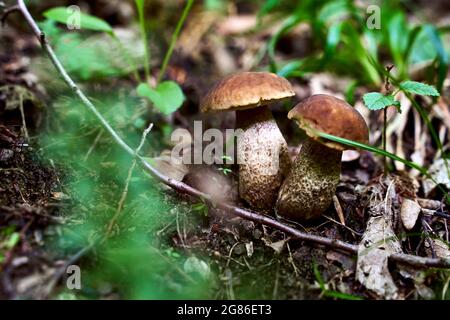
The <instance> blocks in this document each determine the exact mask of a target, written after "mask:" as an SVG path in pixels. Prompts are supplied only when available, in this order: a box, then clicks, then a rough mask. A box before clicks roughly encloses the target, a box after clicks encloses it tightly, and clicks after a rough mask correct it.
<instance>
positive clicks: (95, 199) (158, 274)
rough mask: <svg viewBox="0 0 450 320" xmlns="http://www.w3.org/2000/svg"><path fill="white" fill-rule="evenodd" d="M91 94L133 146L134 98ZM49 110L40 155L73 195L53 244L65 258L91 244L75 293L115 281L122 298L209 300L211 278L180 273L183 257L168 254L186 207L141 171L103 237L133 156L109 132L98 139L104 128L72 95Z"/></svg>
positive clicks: (151, 141)
mask: <svg viewBox="0 0 450 320" xmlns="http://www.w3.org/2000/svg"><path fill="white" fill-rule="evenodd" d="M91 96H92V97H93V99H94V100H97V99H98V100H101V101H102V103H101V104H99V105H98V106H99V109H100V111H101V112H102V113H103V114H104V115H105V117H106V118H107V120H108V121H109V122H110V123H111V124H112V125H113V126H114V128H115V129H116V130H117V131H118V132H120V134H121V135H122V136H124V137H125V138H126V140H127V141H128V143H129V144H130V145H132V146H137V144H138V143H139V140H140V138H141V137H140V136H141V131H142V130H141V129H139V128H136V127H134V126H132V125H130V123H133V117H134V115H135V114H136V112H137V113H139V111H138V110H136V105H139V103H138V101H137V99H136V98H135V99H132V98H129V97H126V96H125V98H124V96H123V95H121V94H120V93H117V94H111V93H108V94H99V93H97V94H92V95H91ZM53 108H54V113H53V114H52V118H53V119H52V123H53V124H54V127H52V128H51V129H50V131H49V132H48V133H47V135H46V136H45V137H42V145H43V146H44V147H43V150H42V152H44V153H45V156H46V157H47V158H49V159H51V160H53V161H54V162H55V163H58V165H60V166H62V167H64V168H65V169H66V171H67V172H68V174H67V176H66V178H65V179H64V181H62V184H63V192H64V193H66V194H68V195H70V205H68V206H67V208H66V209H65V210H67V218H68V220H69V223H68V224H67V225H64V227H63V228H62V232H61V237H59V238H58V240H57V242H56V243H55V244H54V245H55V249H56V250H57V251H58V252H61V253H64V252H65V255H67V254H69V255H70V254H74V252H77V251H78V250H81V249H82V248H85V247H88V246H89V245H91V244H92V243H94V247H93V249H92V251H91V252H90V254H89V255H87V259H85V260H84V262H83V261H82V262H83V263H82V265H81V270H82V275H83V278H82V285H83V289H82V291H81V292H80V293H79V294H77V296H78V298H100V296H98V292H101V291H102V289H101V288H102V287H103V286H104V285H105V283H106V284H113V286H114V287H113V288H112V289H113V290H114V292H118V293H120V295H121V297H122V298H132V299H161V298H167V299H169V298H170V299H176V298H206V297H208V292H209V291H208V286H209V284H211V283H212V282H211V281H208V282H206V281H205V280H204V279H203V278H201V277H196V276H195V274H194V275H192V274H190V273H187V272H185V271H184V269H183V266H184V263H185V261H186V259H187V257H186V256H185V254H184V253H183V252H180V253H177V252H176V251H175V252H173V249H172V245H171V240H170V237H171V235H172V234H173V233H176V223H175V220H176V219H186V216H187V214H189V210H190V207H189V206H186V205H184V204H183V203H182V202H180V200H179V199H174V198H173V195H171V194H169V193H168V192H167V191H164V190H162V189H161V187H160V185H159V184H158V183H157V182H156V181H154V180H153V179H152V178H151V177H149V176H148V175H146V174H145V173H143V172H142V171H141V170H140V169H136V170H135V171H134V173H133V174H132V177H131V180H130V184H129V190H128V194H127V197H126V201H125V203H124V207H123V211H122V212H121V214H120V216H119V218H118V220H117V221H116V223H115V224H114V226H113V228H112V233H111V237H109V238H107V239H105V240H104V241H103V239H104V237H105V236H106V234H107V226H108V225H109V224H110V221H111V219H112V217H113V216H114V215H115V213H116V212H117V210H118V205H119V200H120V198H121V195H122V192H123V189H124V185H125V181H126V180H127V171H128V168H129V167H130V165H131V162H132V158H130V157H129V156H127V155H124V153H123V152H122V150H121V149H120V148H117V147H116V146H115V145H114V143H113V142H112V141H111V140H110V139H109V137H103V136H100V138H98V135H99V133H100V132H101V129H99V128H98V125H97V123H96V121H95V119H94V118H93V117H91V115H90V114H87V113H85V112H84V108H83V106H82V105H81V104H80V102H79V101H77V100H76V99H72V98H68V97H65V96H62V97H61V98H59V99H57V100H56V101H55V102H54V104H53ZM161 140H162V139H161V134H160V133H158V132H155V133H153V134H151V135H150V136H149V137H148V139H147V144H146V146H145V149H144V151H143V154H145V155H151V154H152V152H151V150H152V149H156V150H158V149H161V145H160V141H161ZM195 216H196V215H194V221H195ZM171 250H172V251H171Z"/></svg>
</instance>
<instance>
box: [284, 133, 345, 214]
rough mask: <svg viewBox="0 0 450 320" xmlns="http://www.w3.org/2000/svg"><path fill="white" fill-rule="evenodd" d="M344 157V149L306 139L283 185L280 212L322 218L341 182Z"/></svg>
mask: <svg viewBox="0 0 450 320" xmlns="http://www.w3.org/2000/svg"><path fill="white" fill-rule="evenodd" d="M341 157H342V152H341V151H338V150H334V149H330V148H328V147H326V146H324V145H322V144H321V143H319V142H316V141H314V140H312V139H308V140H306V141H305V143H304V144H303V146H302V149H301V150H300V153H299V155H298V156H297V158H296V159H295V162H294V164H293V166H292V169H291V171H290V172H289V174H288V176H287V178H286V180H285V181H284V183H283V185H282V186H281V189H280V193H279V196H278V200H277V206H276V213H277V215H279V216H281V217H283V218H286V219H289V220H296V221H305V220H310V219H315V218H318V217H320V216H321V214H322V213H323V212H324V211H325V210H326V209H327V208H328V207H329V206H330V204H331V201H332V199H333V195H334V193H335V191H336V187H337V185H338V183H339V178H340V172H341Z"/></svg>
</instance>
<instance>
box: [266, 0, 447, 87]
mask: <svg viewBox="0 0 450 320" xmlns="http://www.w3.org/2000/svg"><path fill="white" fill-rule="evenodd" d="M376 4H377V5H378V6H379V8H380V11H379V13H380V21H379V22H380V24H379V28H374V29H371V28H372V27H371V25H369V26H368V24H367V21H368V18H369V17H370V16H371V15H372V14H373V13H372V11H368V10H367V9H368V7H369V5H370V4H366V3H364V4H358V5H357V4H356V2H355V1H352V0H305V1H283V0H279V1H274V0H266V1H262V6H261V8H262V9H261V11H260V15H261V16H264V15H267V14H269V13H270V14H275V15H278V17H279V18H278V19H281V20H282V25H281V27H280V28H279V29H278V30H277V32H276V33H275V34H274V35H273V37H272V38H271V39H270V41H269V43H268V45H267V52H268V54H269V57H270V61H271V69H272V71H274V72H278V73H279V74H281V75H283V76H285V77H301V76H303V75H304V74H307V73H311V72H318V71H323V70H327V71H332V72H337V73H339V74H345V75H350V76H352V77H353V78H354V79H356V80H357V81H358V82H359V83H360V84H365V85H367V84H368V85H373V86H379V85H380V84H381V83H382V81H383V76H382V74H380V72H379V71H378V69H379V67H380V66H381V67H383V65H382V64H383V63H386V62H389V61H390V62H392V63H394V64H395V67H396V69H395V71H394V74H395V76H396V77H398V79H399V80H405V79H409V77H410V73H411V70H412V68H413V66H414V65H417V64H421V63H425V62H430V68H431V70H432V71H433V72H429V73H427V74H428V76H429V79H425V80H426V82H428V83H432V84H436V85H437V88H438V89H439V90H440V89H441V88H442V83H443V81H444V79H445V74H446V70H447V68H448V53H447V51H446V49H445V48H444V45H443V43H442V40H441V33H442V32H444V31H445V30H438V29H437V28H436V27H435V26H433V25H432V24H430V23H415V24H413V23H411V22H408V21H407V18H406V12H405V7H403V6H402V2H401V1H379V2H377V3H376ZM267 8H270V10H268V9H267ZM300 23H307V24H309V25H310V27H311V32H312V40H313V46H314V47H313V54H311V55H309V56H306V57H302V58H300V59H299V58H296V59H293V60H291V61H277V58H276V54H275V52H276V48H277V44H278V42H279V40H280V38H281V37H282V36H283V35H285V34H286V33H288V32H289V31H291V30H292V29H293V28H295V27H296V26H298V25H299V24H300ZM436 75H437V76H436Z"/></svg>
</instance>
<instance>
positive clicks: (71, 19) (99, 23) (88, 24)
mask: <svg viewBox="0 0 450 320" xmlns="http://www.w3.org/2000/svg"><path fill="white" fill-rule="evenodd" d="M44 17H46V18H48V19H51V20H54V21H57V22H59V23H63V24H67V25H68V24H72V25H73V24H78V23H79V27H80V28H82V29H87V30H93V31H103V32H107V33H113V29H112V27H111V25H110V24H109V23H108V22H106V21H105V20H102V19H100V18H97V17H94V16H91V15H89V14H86V13H82V12H76V11H74V10H72V9H70V7H68V8H66V7H56V8H53V9H50V10H47V11H45V12H44Z"/></svg>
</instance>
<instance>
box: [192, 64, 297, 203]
mask: <svg viewBox="0 0 450 320" xmlns="http://www.w3.org/2000/svg"><path fill="white" fill-rule="evenodd" d="M294 95H295V93H294V90H293V88H292V86H291V84H290V83H289V82H288V81H287V80H286V79H284V78H282V77H279V76H277V75H276V74H273V73H268V72H242V73H237V74H233V75H230V76H228V77H226V78H224V79H222V80H221V81H219V82H218V83H217V84H216V85H215V86H214V87H213V88H212V89H211V90H210V91H209V93H208V94H207V95H206V96H205V98H204V99H203V100H202V103H201V106H200V108H201V110H202V112H217V111H233V110H234V111H236V128H237V129H242V130H243V133H242V134H241V135H240V136H238V145H237V154H238V163H239V195H240V197H241V198H242V199H244V200H245V201H246V202H247V203H248V204H249V205H250V206H251V207H253V208H257V209H261V210H264V211H269V210H273V208H274V206H275V202H276V199H277V195H278V191H279V189H280V186H281V184H282V182H283V180H284V178H285V177H286V175H287V172H288V171H289V168H290V165H291V159H290V157H289V154H288V149H287V144H286V140H285V139H284V137H283V135H282V134H281V131H280V129H279V128H278V125H277V123H276V122H275V119H274V118H273V116H272V113H271V111H270V110H269V107H268V105H269V104H272V103H274V102H277V101H280V100H282V99H285V98H288V97H291V96H294Z"/></svg>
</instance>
